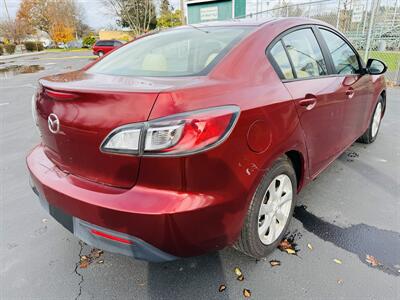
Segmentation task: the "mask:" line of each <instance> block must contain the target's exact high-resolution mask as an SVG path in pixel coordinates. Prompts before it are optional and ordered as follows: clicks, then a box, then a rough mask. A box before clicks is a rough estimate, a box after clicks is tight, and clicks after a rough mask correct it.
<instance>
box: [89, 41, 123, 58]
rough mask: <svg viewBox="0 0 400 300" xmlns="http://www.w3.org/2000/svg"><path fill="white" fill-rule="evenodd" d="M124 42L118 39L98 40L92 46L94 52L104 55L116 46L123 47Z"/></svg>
mask: <svg viewBox="0 0 400 300" xmlns="http://www.w3.org/2000/svg"><path fill="white" fill-rule="evenodd" d="M123 44H124V43H123V42H121V41H118V40H98V41H97V42H96V43H95V44H94V45H93V47H92V50H93V54H94V55H98V56H103V55H104V54H107V53H108V52H110V51H111V50H114V49H115V48H118V47H121V46H122V45H123Z"/></svg>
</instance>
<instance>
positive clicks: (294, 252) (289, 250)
mask: <svg viewBox="0 0 400 300" xmlns="http://www.w3.org/2000/svg"><path fill="white" fill-rule="evenodd" d="M285 251H286V252H287V253H288V254H296V251H294V250H293V249H290V248H289V249H285Z"/></svg>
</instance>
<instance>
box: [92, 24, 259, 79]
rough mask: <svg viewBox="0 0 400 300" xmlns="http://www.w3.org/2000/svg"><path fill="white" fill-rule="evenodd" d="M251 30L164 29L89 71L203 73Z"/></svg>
mask: <svg viewBox="0 0 400 300" xmlns="http://www.w3.org/2000/svg"><path fill="white" fill-rule="evenodd" d="M250 30H252V28H251V27H238V26H233V27H207V28H204V29H203V28H185V29H174V30H166V31H162V32H160V33H156V34H152V35H148V36H145V37H142V38H140V39H137V40H136V41H134V42H132V43H130V44H129V45H126V46H124V47H121V48H119V49H118V50H116V51H114V52H113V53H111V54H110V55H107V56H106V57H105V58H103V59H102V60H100V61H99V62H98V63H96V64H95V65H93V66H92V67H91V68H90V69H89V70H88V72H89V73H101V74H108V75H121V76H156V77H163V76H188V75H198V74H202V73H201V72H202V71H203V70H205V69H206V67H207V66H209V65H210V64H212V63H215V62H216V61H217V60H219V59H220V58H221V57H222V56H223V55H224V54H225V53H227V52H228V50H229V49H231V47H233V46H234V45H235V44H236V43H237V42H238V41H239V40H240V39H241V38H242V37H244V35H245V34H246V33H247V32H249V31H250Z"/></svg>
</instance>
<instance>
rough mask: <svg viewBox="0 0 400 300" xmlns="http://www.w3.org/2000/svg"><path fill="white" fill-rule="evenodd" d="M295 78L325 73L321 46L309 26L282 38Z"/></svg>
mask: <svg viewBox="0 0 400 300" xmlns="http://www.w3.org/2000/svg"><path fill="white" fill-rule="evenodd" d="M282 41H283V43H284V45H285V47H286V50H287V52H288V54H289V56H290V59H291V61H292V63H293V67H294V70H295V72H296V77H297V78H309V77H317V76H320V75H327V68H326V64H325V61H324V58H323V56H322V51H321V48H320V47H319V45H318V42H317V39H316V38H315V36H314V33H313V32H312V30H311V29H310V28H306V29H299V30H296V31H294V32H292V33H289V34H287V35H286V36H284V37H283V38H282Z"/></svg>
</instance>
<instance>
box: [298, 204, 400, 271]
mask: <svg viewBox="0 0 400 300" xmlns="http://www.w3.org/2000/svg"><path fill="white" fill-rule="evenodd" d="M294 217H295V218H296V219H298V220H299V221H300V222H302V223H303V226H304V228H305V229H306V230H307V231H309V232H311V233H313V234H315V235H317V236H318V237H319V238H321V239H323V240H324V241H328V242H331V243H333V244H335V245H336V246H338V247H340V248H342V249H344V250H346V251H349V252H351V253H354V254H357V255H358V257H359V258H360V260H361V261H362V262H363V263H365V264H366V265H368V266H370V264H368V263H367V261H366V256H367V255H372V256H374V257H375V258H376V259H377V260H378V261H379V263H380V265H379V266H378V267H376V269H378V270H381V271H384V272H385V273H388V274H391V275H395V276H400V272H399V269H398V266H399V265H400V251H399V249H400V233H398V232H394V231H390V230H384V229H378V228H376V227H373V226H369V225H366V224H356V225H352V226H350V227H345V228H342V227H339V226H337V225H334V224H332V223H329V222H326V221H324V220H322V219H321V218H319V217H317V216H315V215H313V214H312V213H310V212H308V211H307V208H306V206H304V205H302V206H297V207H296V208H295V211H294Z"/></svg>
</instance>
